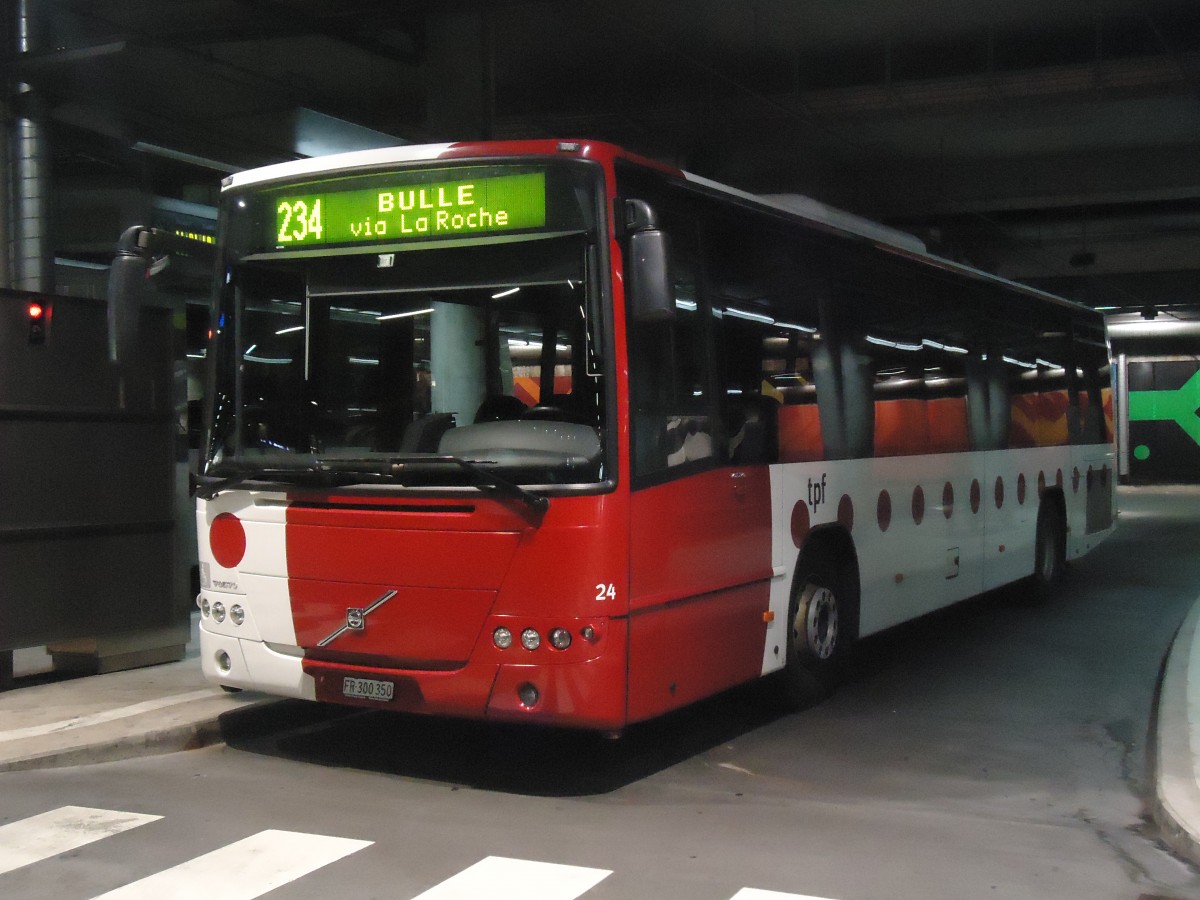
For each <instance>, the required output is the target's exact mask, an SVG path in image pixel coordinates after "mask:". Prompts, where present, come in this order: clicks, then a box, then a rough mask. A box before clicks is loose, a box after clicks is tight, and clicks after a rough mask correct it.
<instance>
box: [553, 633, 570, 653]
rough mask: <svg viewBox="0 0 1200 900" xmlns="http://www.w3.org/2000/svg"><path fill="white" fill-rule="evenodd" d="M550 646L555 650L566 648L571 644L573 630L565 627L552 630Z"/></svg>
mask: <svg viewBox="0 0 1200 900" xmlns="http://www.w3.org/2000/svg"><path fill="white" fill-rule="evenodd" d="M550 646H551V647H553V648H554V649H555V650H566V649H567V648H568V647H570V646H571V632H569V631H567V629H565V628H554V629H552V630H551V631H550Z"/></svg>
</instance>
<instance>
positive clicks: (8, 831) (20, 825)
mask: <svg viewBox="0 0 1200 900" xmlns="http://www.w3.org/2000/svg"><path fill="white" fill-rule="evenodd" d="M161 818H162V816H148V815H143V814H142V813H131V812H118V811H116V810H112V809H91V808H89V807H86V806H63V807H60V808H59V809H52V810H50V812H44V813H41V814H39V815H36V816H30V817H29V818H27V819H21V820H20V821H19V822H10V823H9V824H7V825H0V874H3V873H4V872H11V871H12V870H13V869H19V868H21V867H22V866H28V865H30V864H31V863H35V862H40V861H41V860H43V859H48V858H49V857H51V856H58V854H60V853H66V852H67V851H69V850H75V849H77V848H79V847H83V846H84V845H86V844H90V843H92V842H93V841H98V840H101V839H102V838H106V837H112V836H113V835H114V834H120V833H121V832H122V831H128V830H129V829H130V828H137V827H138V826H139V825H145V824H146V823H147V822H154V821H156V820H157V819H161Z"/></svg>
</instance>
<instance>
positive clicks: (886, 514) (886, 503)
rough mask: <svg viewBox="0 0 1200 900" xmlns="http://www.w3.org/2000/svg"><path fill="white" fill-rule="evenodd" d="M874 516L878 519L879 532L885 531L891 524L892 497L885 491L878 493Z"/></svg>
mask: <svg viewBox="0 0 1200 900" xmlns="http://www.w3.org/2000/svg"><path fill="white" fill-rule="evenodd" d="M875 515H876V517H877V518H878V519H879V530H880V531H887V530H888V527H889V526H891V524H892V495H891V494H889V493H888V492H887V491H880V492H879V503H878V505H877V506H876V507H875Z"/></svg>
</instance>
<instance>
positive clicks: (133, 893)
mask: <svg viewBox="0 0 1200 900" xmlns="http://www.w3.org/2000/svg"><path fill="white" fill-rule="evenodd" d="M161 818H162V816H155V815H148V814H145V813H132V812H120V811H117V810H111V809H94V808H91V807H86V806H63V807H60V808H59V809H53V810H50V811H49V812H44V813H40V814H39V815H35V816H31V817H29V818H27V819H22V820H20V821H17V822H10V823H9V824H7V825H0V875H4V874H5V873H7V872H11V871H13V870H14V869H19V868H21V867H23V866H28V865H31V864H33V863H37V862H41V861H43V860H47V859H49V858H50V857H53V856H58V855H60V854H63V853H67V852H69V851H71V850H75V849H77V848H79V847H83V846H86V845H87V844H90V843H93V842H95V841H99V840H102V839H103V838H106V837H111V836H113V835H117V834H120V833H122V832H124V831H128V830H130V829H132V828H137V827H139V826H141V825H145V824H148V823H150V822H155V821H157V820H159V819H161ZM372 843H373V841H363V840H353V839H350V838H341V837H331V836H326V835H320V834H306V833H303V832H296V831H278V830H268V831H260V832H259V833H258V834H255V835H252V836H250V837H248V838H244V839H243V840H239V841H235V842H234V843H232V844H228V845H226V846H224V847H221V848H219V849H217V850H213V851H212V852H210V853H205V854H203V855H201V856H197V857H195V858H193V859H190V860H188V861H186V862H183V863H180V864H179V865H177V866H174V867H172V868H169V869H164V870H162V871H159V872H155V873H154V874H152V875H149V876H147V877H145V878H143V879H141V880H139V881H134V882H132V883H130V884H127V885H125V886H123V887H119V888H116V889H115V890H111V891H109V892H108V893H105V894H102V895H100V896H99V897H95V898H93V900H161V898H162V897H170V898H172V900H211V898H213V897H220V898H221V900H254V898H256V897H260V896H262V895H263V894H265V893H267V892H268V891H272V890H275V889H276V888H278V887H281V886H283V885H285V884H288V883H290V882H292V881H295V880H297V879H298V878H302V877H303V876H305V875H308V874H309V873H310V872H314V871H316V870H317V869H320V868H323V867H324V866H327V865H329V864H330V863H333V862H336V861H337V860H339V859H342V858H344V857H347V856H350V855H351V854H353V853H357V852H358V851H359V850H362V849H364V848H365V847H369V846H371V845H372ZM611 874H612V871H611V870H609V869H590V868H586V867H583V866H570V865H563V864H560V863H548V862H535V861H532V860H526V859H511V858H508V857H502V856H489V857H487V858H485V859H482V860H480V861H479V862H477V863H475V864H474V865H472V866H469V867H468V868H466V869H463V870H462V871H461V872H459V873H458V874H456V875H452V876H451V877H449V878H447V879H446V880H445V881H443V882H441V883H439V884H437V885H435V886H433V887H431V888H429V889H428V890H427V891H425V892H424V893H422V894H419V895H417V896H416V897H413V898H411V900H480V898H487V900H576V898H578V897H580V896H582V895H583V894H586V893H587V892H588V891H590V890H591V889H592V888H593V887H595V886H596V885H597V884H599V883H600V882H601V881H603V880H604V879H605V878H607V877H608V876H609V875H611ZM3 893H4V891H3V889H0V896H2V895H3ZM729 900H826V898H822V897H816V896H812V895H809V894H789V893H785V892H782V891H768V890H763V889H761V888H750V887H744V888H742V889H741V890H739V891H738V892H737V893H736V894H734V895H733V896H732V897H731V898H729Z"/></svg>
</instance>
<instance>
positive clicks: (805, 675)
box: [781, 561, 854, 709]
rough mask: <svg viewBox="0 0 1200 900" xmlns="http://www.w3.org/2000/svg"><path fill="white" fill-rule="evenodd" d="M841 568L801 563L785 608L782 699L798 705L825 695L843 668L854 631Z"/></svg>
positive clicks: (811, 703) (835, 684)
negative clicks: (785, 630) (785, 658)
mask: <svg viewBox="0 0 1200 900" xmlns="http://www.w3.org/2000/svg"><path fill="white" fill-rule="evenodd" d="M849 584H850V582H849V579H848V578H847V577H845V574H844V573H842V572H840V571H839V570H838V568H837V567H836V566H834V565H832V564H829V563H822V562H820V561H816V562H812V563H802V564H801V568H800V569H799V570H798V571H797V573H796V578H795V580H794V582H793V585H794V586H793V588H792V600H791V604H790V606H789V609H788V636H787V663H786V665H785V666H784V669H783V672H782V673H781V681H782V694H783V698H784V701H785V702H786V703H787V705H788V706H789V707H790V708H792V709H804V708H806V707H808V706H812V705H813V704H814V703H818V702H820V701H821V700H823V699H825V698H826V697H827V696H829V694H830V693H831V692H832V691H833V689H834V687H836V686H837V683H838V682H839V681H840V680H841V678H842V676H843V675H844V673H845V667H846V658H847V655H848V650H849V646H850V643H851V641H852V640H853V636H854V628H853V626H852V620H853V615H852V613H853V608H852V605H851V604H852V603H853V600H852V598H851V597H850V586H849Z"/></svg>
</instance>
